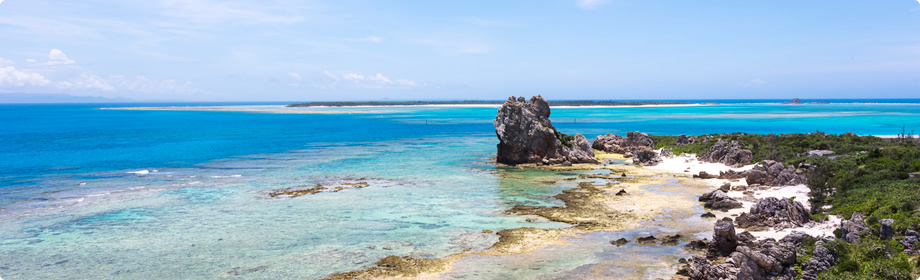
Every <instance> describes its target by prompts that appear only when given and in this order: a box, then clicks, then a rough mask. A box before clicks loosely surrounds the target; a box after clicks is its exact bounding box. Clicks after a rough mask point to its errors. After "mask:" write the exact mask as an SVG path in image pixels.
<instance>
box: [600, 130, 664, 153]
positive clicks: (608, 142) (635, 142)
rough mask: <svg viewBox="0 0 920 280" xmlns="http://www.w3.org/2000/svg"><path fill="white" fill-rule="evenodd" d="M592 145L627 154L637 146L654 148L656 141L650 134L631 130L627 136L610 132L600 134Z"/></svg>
mask: <svg viewBox="0 0 920 280" xmlns="http://www.w3.org/2000/svg"><path fill="white" fill-rule="evenodd" d="M591 147H593V148H594V149H597V150H601V151H604V152H608V153H616V154H626V153H632V152H633V150H634V149H635V148H639V147H646V148H649V149H653V148H655V142H653V141H652V138H651V137H649V136H648V134H645V133H641V132H638V131H630V132H627V133H626V138H623V136H620V135H613V134H609V133H608V134H607V135H601V136H598V137H597V138H595V139H594V144H593V145H592V146H591Z"/></svg>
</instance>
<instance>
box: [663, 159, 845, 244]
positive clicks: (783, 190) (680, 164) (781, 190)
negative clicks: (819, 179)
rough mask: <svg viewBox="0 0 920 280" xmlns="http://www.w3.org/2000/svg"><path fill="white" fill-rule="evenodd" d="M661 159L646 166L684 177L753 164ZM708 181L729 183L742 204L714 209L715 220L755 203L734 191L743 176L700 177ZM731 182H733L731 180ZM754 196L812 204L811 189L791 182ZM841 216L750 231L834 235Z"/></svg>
mask: <svg viewBox="0 0 920 280" xmlns="http://www.w3.org/2000/svg"><path fill="white" fill-rule="evenodd" d="M662 160H663V161H662V162H661V163H659V164H658V165H656V166H649V167H646V168H650V169H657V170H662V171H666V172H670V173H677V174H687V175H685V176H692V175H693V174H699V172H700V171H705V172H706V173H709V174H715V175H717V174H719V172H722V171H728V170H734V171H745V170H749V169H751V168H753V167H754V165H747V166H743V167H740V168H732V167H730V166H726V165H724V164H721V163H710V162H701V161H699V160H697V159H696V156H695V155H681V156H673V157H666V158H662ZM702 181H704V182H707V183H709V184H710V185H711V186H712V187H713V188H714V189H715V188H718V187H719V186H722V185H723V184H725V183H731V185H732V190H730V191H728V192H727V194H728V196H730V197H733V198H736V199H738V201H741V203H742V205H743V207H742V208H737V209H732V210H728V211H726V212H722V211H714V212H713V214H715V215H716V219H722V218H724V217H729V218H732V219H734V218H737V216H738V215H740V214H741V213H742V212H747V211H748V210H749V209H751V206H753V205H754V204H755V203H754V202H751V201H746V200H742V199H741V198H743V197H744V194H743V193H742V192H741V191H735V190H734V187H735V186H743V185H747V181H746V180H745V179H743V178H742V179H737V180H727V179H705V180H702ZM732 181H734V182H732ZM753 191H754V195H753V196H754V198H756V199H758V200H759V199H763V198H767V197H776V198H782V199H788V198H794V200H795V201H797V202H800V203H802V205H804V206H805V208H806V209H809V210H810V209H811V204H810V203H809V202H808V193H809V191H811V189H809V188H808V186H806V185H794V186H777V187H770V188H767V189H764V190H753ZM840 220H841V219H840V217H839V216H836V215H830V216H829V218H828V219H827V220H826V221H824V222H812V223H809V224H808V225H806V226H803V227H798V228H790V229H785V230H782V231H776V230H767V231H750V232H751V234H752V235H754V236H756V237H757V238H774V239H777V240H779V239H780V238H783V237H784V236H786V235H787V234H789V233H791V232H793V231H801V232H805V233H807V234H809V235H811V236H815V237H821V236H830V237H833V236H834V229H835V228H837V226H838V225H840ZM736 230H737V231H738V232H739V233H740V232H744V231H745V230H744V229H741V228H739V229H736Z"/></svg>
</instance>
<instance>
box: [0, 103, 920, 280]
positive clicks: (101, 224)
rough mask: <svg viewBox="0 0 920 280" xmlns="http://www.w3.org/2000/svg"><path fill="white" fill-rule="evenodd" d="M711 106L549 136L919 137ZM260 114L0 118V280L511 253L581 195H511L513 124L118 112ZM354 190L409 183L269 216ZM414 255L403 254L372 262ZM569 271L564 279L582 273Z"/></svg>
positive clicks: (434, 110)
mask: <svg viewBox="0 0 920 280" xmlns="http://www.w3.org/2000/svg"><path fill="white" fill-rule="evenodd" d="M709 101H714V102H719V103H720V105H714V106H687V107H623V108H554V109H553V110H552V115H551V117H550V119H551V120H552V121H553V124H554V125H555V126H556V127H557V128H559V129H560V130H561V131H562V132H563V133H567V134H573V133H582V134H584V135H585V136H586V137H587V138H588V139H589V140H593V139H594V137H596V136H598V135H601V134H606V133H614V134H625V133H626V132H627V131H642V132H646V133H649V134H688V135H690V134H703V133H722V132H747V133H807V132H814V131H822V132H827V133H833V134H840V133H845V132H853V133H856V134H859V135H895V134H898V133H901V131H902V127H903V128H906V130H907V131H908V132H910V131H911V130H915V129H916V130H920V99H900V100H868V101H871V102H878V103H862V102H865V101H867V100H805V101H806V102H831V103H834V104H820V105H818V104H814V105H781V104H777V103H779V102H783V101H785V100H699V101H696V100H694V101H693V102H709ZM243 105H244V104H238V103H169V104H150V103H143V104H0V208H2V209H3V210H2V211H0V277H3V279H68V278H75V279H91V278H118V279H150V278H162V279H202V278H203V279H212V278H232V277H230V276H233V275H234V272H233V271H237V272H239V271H249V272H252V273H251V274H247V275H248V276H246V277H244V278H254V279H272V278H275V279H277V278H292V277H293V278H316V277H323V276H327V275H329V274H331V273H335V272H342V271H347V270H352V269H358V268H363V267H367V266H370V265H372V264H373V263H374V262H375V261H376V260H377V259H379V258H381V257H383V256H386V255H391V254H393V255H418V256H427V257H441V256H445V255H447V254H450V253H454V252H458V251H461V250H462V249H464V248H474V249H475V248H480V249H481V248H482V247H484V246H488V245H489V244H491V243H492V242H494V237H482V236H480V235H481V231H482V230H484V229H489V230H499V229H504V228H515V227H524V226H535V225H534V223H528V222H527V221H525V218H524V217H519V216H507V215H504V214H501V211H502V210H503V209H508V208H509V207H511V206H513V205H515V204H520V203H529V204H534V205H553V204H554V203H558V201H554V200H552V199H549V197H551V196H552V195H554V194H555V193H558V192H559V191H560V190H562V189H566V188H571V187H572V186H573V184H574V182H570V183H559V184H557V185H552V186H541V187H532V185H534V184H532V183H533V182H536V181H539V180H540V178H542V177H541V176H554V175H553V174H543V173H540V172H531V171H528V172H531V173H527V174H525V175H526V176H523V175H522V176H521V177H520V178H518V177H515V178H512V179H506V178H500V177H497V175H495V174H494V172H489V171H490V170H492V171H494V170H495V166H494V165H493V164H491V163H490V158H491V157H494V154H495V144H497V143H498V140H497V138H496V137H495V134H494V128H493V124H492V121H493V119H494V117H495V114H496V111H497V106H496V107H455V106H419V107H354V108H321V109H310V110H314V111H315V112H312V113H295V112H290V111H278V112H264V111H260V112H240V111H157V110H119V109H117V108H119V107H138V106H144V107H152V106H193V107H199V106H243ZM256 105H259V106H255V107H257V108H273V107H271V106H268V105H281V104H256ZM243 107H245V106H243ZM355 177H369V178H381V179H386V180H393V181H397V182H399V183H397V184H396V185H392V186H390V185H387V186H385V187H380V188H373V187H370V188H366V189H362V190H354V191H342V192H338V193H323V194H318V195H315V196H310V197H301V198H297V199H289V200H270V199H266V198H265V193H266V192H268V191H270V190H272V189H277V188H283V187H292V186H298V185H310V184H314V183H317V182H324V181H330V180H332V181H334V180H343V179H347V178H355ZM521 178H523V179H521ZM536 226H537V227H560V226H562V225H561V224H558V223H553V222H546V223H540V224H538V225H536ZM588 239H590V238H588ZM601 241H603V240H601ZM409 243H411V244H413V245H412V246H402V245H400V246H397V245H392V246H393V247H394V249H393V250H392V251H387V252H382V251H381V250H376V251H367V250H366V249H365V248H366V247H367V246H368V245H369V244H377V245H378V246H379V245H381V244H409ZM396 247H398V248H396ZM656 250H657V249H656ZM662 250H663V249H662ZM670 253H673V252H670V251H663V252H662V254H670ZM595 257H596V256H595ZM586 261H597V260H586ZM558 265H559V268H558V270H559V271H561V272H559V273H563V274H559V275H556V276H557V277H559V276H560V275H565V274H564V273H565V271H567V269H573V268H572V266H574V267H577V266H579V265H580V264H579V263H571V262H560V263H559V264H558ZM262 266H264V268H259V267H262ZM251 268H259V269H255V270H247V269H251ZM234 269H237V270H234ZM239 269H242V270H239ZM544 272H546V271H544ZM247 273H248V272H247ZM522 273H523V272H522ZM74 275H80V277H75V276H74Z"/></svg>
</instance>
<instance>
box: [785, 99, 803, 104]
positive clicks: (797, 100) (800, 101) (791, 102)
mask: <svg viewBox="0 0 920 280" xmlns="http://www.w3.org/2000/svg"><path fill="white" fill-rule="evenodd" d="M787 104H802V100H801V99H798V98H793V99H792V100H789V102H787Z"/></svg>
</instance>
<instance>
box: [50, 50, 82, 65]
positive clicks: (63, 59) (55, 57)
mask: <svg viewBox="0 0 920 280" xmlns="http://www.w3.org/2000/svg"><path fill="white" fill-rule="evenodd" d="M74 63H77V62H76V61H74V60H72V59H69V58H67V55H66V54H64V52H62V51H61V50H59V49H51V53H49V54H48V62H46V63H45V64H47V65H60V64H74Z"/></svg>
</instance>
